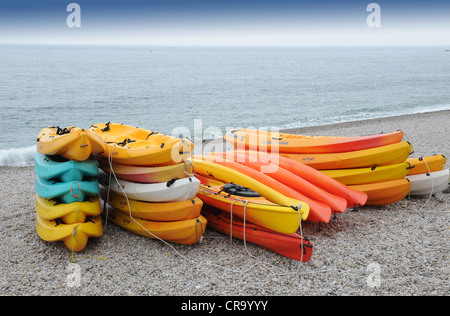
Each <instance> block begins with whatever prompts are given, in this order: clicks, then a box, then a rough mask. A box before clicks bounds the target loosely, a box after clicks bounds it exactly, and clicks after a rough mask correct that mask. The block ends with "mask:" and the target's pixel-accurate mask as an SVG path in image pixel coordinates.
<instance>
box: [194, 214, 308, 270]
mask: <svg viewBox="0 0 450 316" xmlns="http://www.w3.org/2000/svg"><path fill="white" fill-rule="evenodd" d="M202 214H203V216H204V217H205V218H206V219H207V221H208V227H211V228H213V229H214V230H217V231H218V232H221V233H223V234H225V235H230V234H231V236H232V237H235V238H238V239H241V240H245V241H246V242H247V241H248V242H251V243H253V244H257V245H260V246H262V247H264V248H266V249H268V250H271V251H273V252H275V253H278V254H280V255H282V256H285V257H288V258H291V259H294V260H297V261H300V260H302V262H308V261H309V260H310V259H311V255H312V252H313V244H312V243H311V242H310V241H309V240H307V239H306V238H302V237H301V236H300V235H299V234H297V233H295V234H280V233H277V232H274V231H271V230H268V229H265V228H263V227H261V226H258V225H255V224H252V223H249V222H247V221H246V222H245V226H244V221H243V220H241V219H239V218H233V221H231V218H230V216H229V214H227V213H225V212H223V211H221V210H217V209H214V208H210V207H206V208H204V209H203V210H202ZM244 228H245V230H244ZM302 251H303V255H302Z"/></svg>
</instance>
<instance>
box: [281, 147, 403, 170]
mask: <svg viewBox="0 0 450 316" xmlns="http://www.w3.org/2000/svg"><path fill="white" fill-rule="evenodd" d="M411 152H412V145H411V144H410V143H409V142H401V143H397V144H392V145H387V146H381V147H376V148H371V149H364V150H358V151H350V152H344V153H337V154H280V155H281V156H282V157H286V158H289V159H292V160H295V161H298V162H301V163H304V164H306V165H308V166H310V167H312V168H314V169H317V170H334V169H351V168H367V167H374V166H388V165H394V164H399V163H402V162H405V161H406V160H407V159H408V157H409V155H410V154H411Z"/></svg>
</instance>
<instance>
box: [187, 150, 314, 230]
mask: <svg viewBox="0 0 450 316" xmlns="http://www.w3.org/2000/svg"><path fill="white" fill-rule="evenodd" d="M192 162H193V163H194V171H195V173H197V174H200V175H203V176H206V177H210V178H213V179H216V180H219V181H222V182H224V183H235V184H238V185H241V186H243V187H246V188H248V189H251V190H253V191H255V192H257V193H259V194H260V195H261V196H263V197H264V198H266V199H267V200H269V201H271V202H273V203H276V204H279V205H282V206H285V207H290V208H291V209H292V210H294V211H295V212H297V211H299V212H300V214H297V215H300V216H299V217H301V219H302V220H306V219H307V218H308V215H309V205H308V204H306V203H305V202H303V201H300V200H297V199H293V198H291V197H288V196H286V195H284V194H282V193H280V192H278V191H276V190H274V189H273V188H271V187H268V186H267V185H265V184H263V183H261V182H260V181H258V180H256V179H253V178H252V177H249V176H247V175H245V174H243V173H241V172H238V171H235V170H233V169H231V168H228V167H225V166H220V165H218V164H216V163H213V162H210V161H206V160H204V159H203V157H201V156H200V157H199V156H197V157H193V158H192ZM299 225H300V224H299V219H297V220H296V221H295V222H293V223H292V227H294V226H296V228H295V230H294V231H293V232H295V231H296V230H297V229H298V227H299Z"/></svg>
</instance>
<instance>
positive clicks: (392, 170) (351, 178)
mask: <svg viewBox="0 0 450 316" xmlns="http://www.w3.org/2000/svg"><path fill="white" fill-rule="evenodd" d="M410 169H411V165H410V164H409V163H408V162H403V163H399V164H395V165H389V166H381V167H372V168H356V169H337V170H321V172H322V173H324V174H326V175H327V176H329V177H330V178H333V179H335V180H337V181H339V182H341V183H343V184H345V185H358V184H367V183H375V182H383V181H391V180H399V179H403V178H404V177H406V175H407V174H408V172H409V170H410Z"/></svg>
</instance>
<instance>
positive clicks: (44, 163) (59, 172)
mask: <svg viewBox="0 0 450 316" xmlns="http://www.w3.org/2000/svg"><path fill="white" fill-rule="evenodd" d="M34 171H35V173H36V175H37V176H38V177H41V178H43V179H47V180H50V179H58V180H60V181H61V182H69V181H82V180H83V179H84V178H85V177H88V178H89V177H96V176H97V175H98V166H97V161H96V160H95V158H94V157H93V156H90V157H89V158H88V159H87V160H85V161H75V160H67V159H65V158H64V157H62V156H49V155H44V154H41V153H39V152H37V153H36V157H35V161H34Z"/></svg>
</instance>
